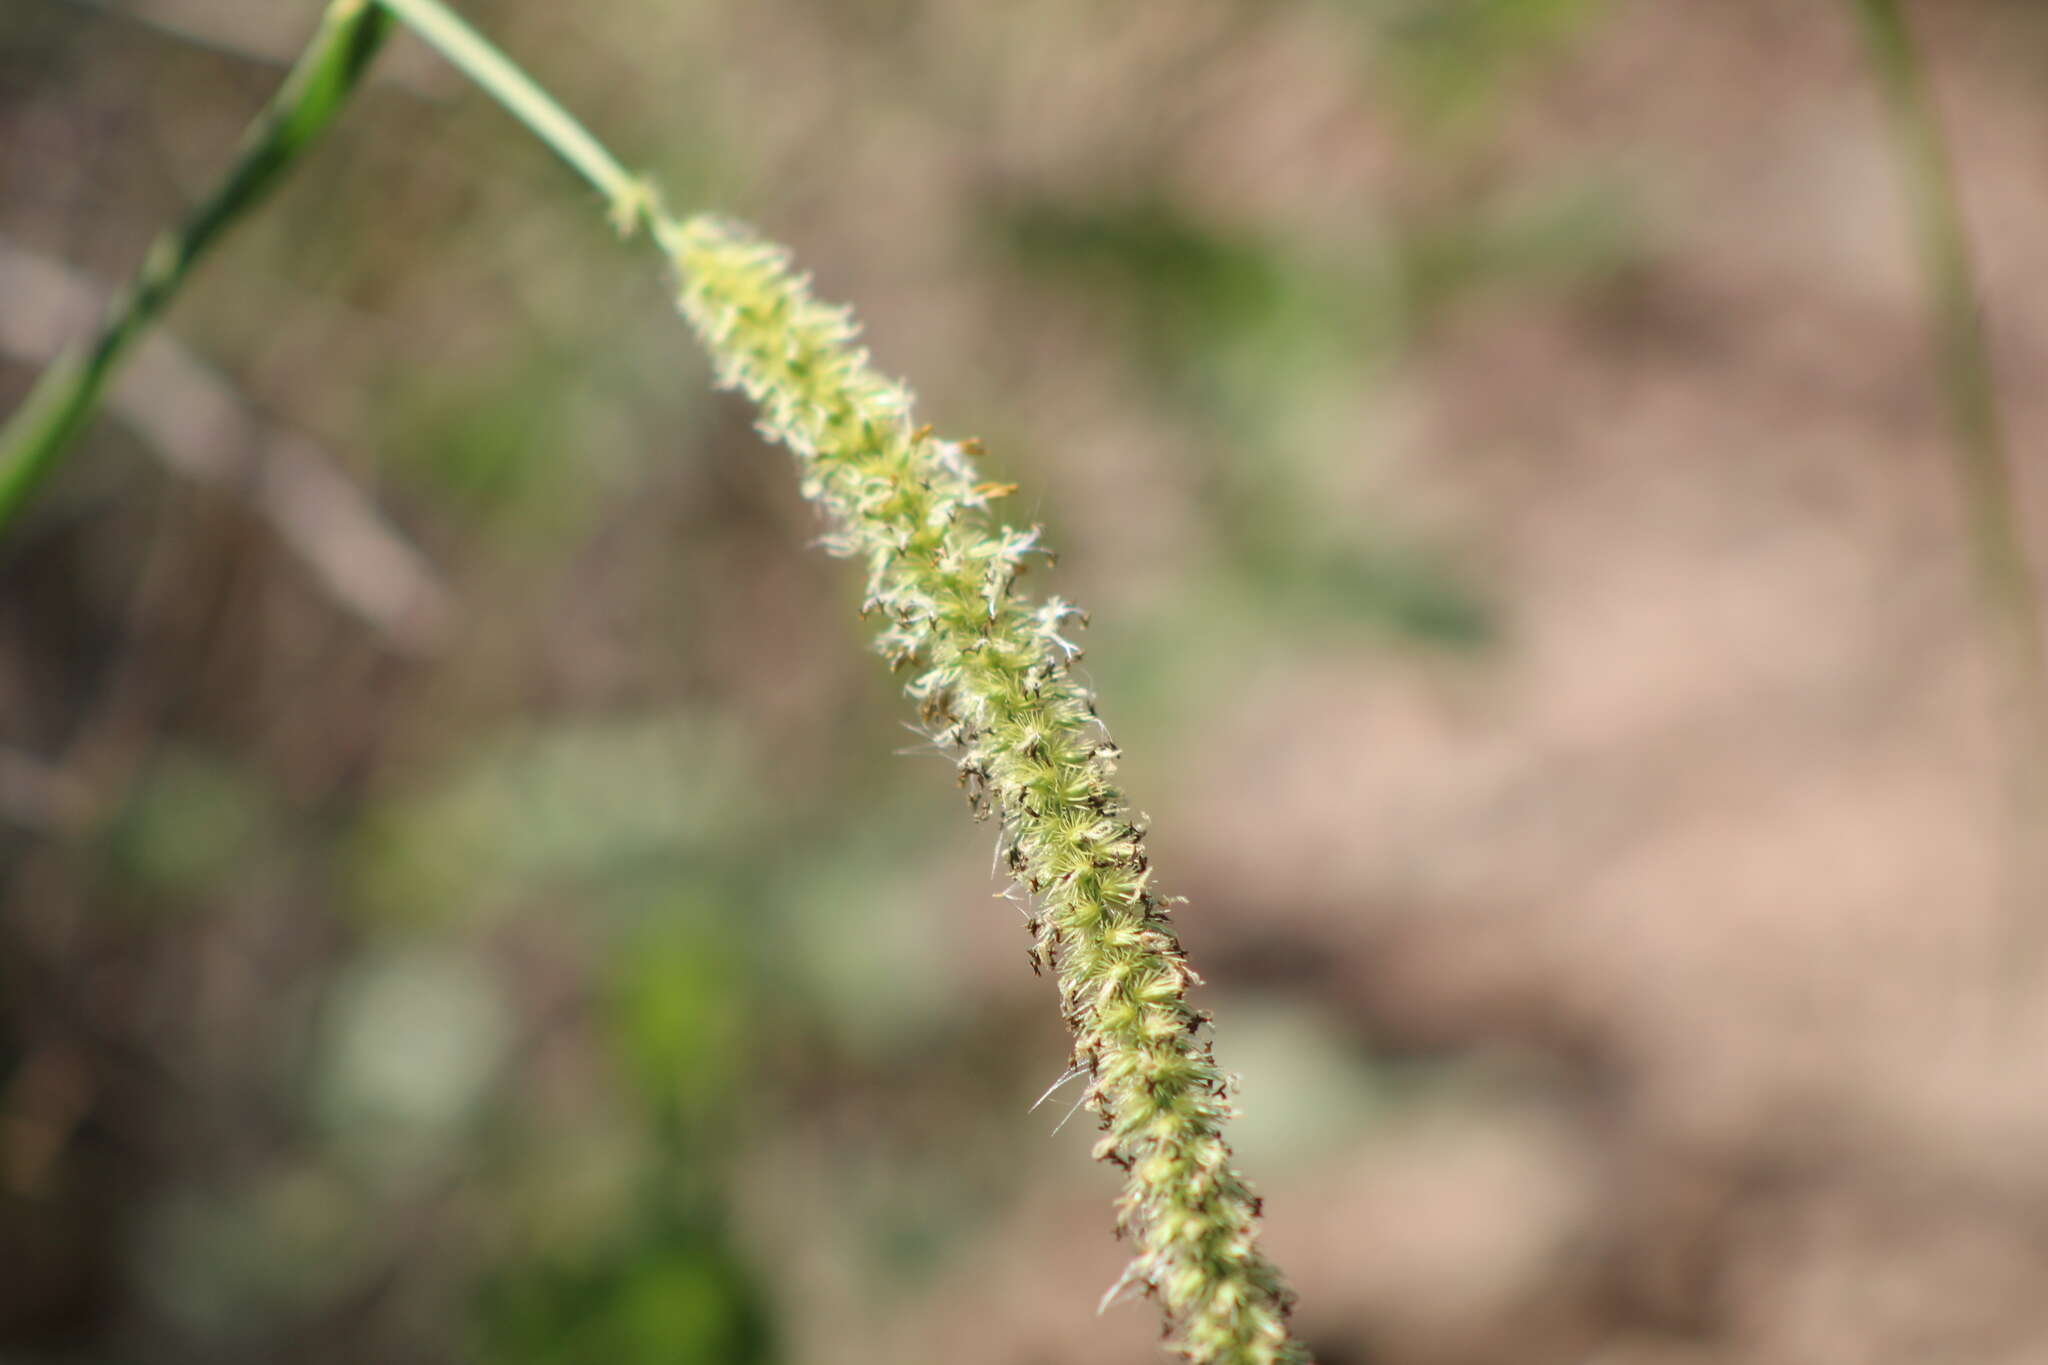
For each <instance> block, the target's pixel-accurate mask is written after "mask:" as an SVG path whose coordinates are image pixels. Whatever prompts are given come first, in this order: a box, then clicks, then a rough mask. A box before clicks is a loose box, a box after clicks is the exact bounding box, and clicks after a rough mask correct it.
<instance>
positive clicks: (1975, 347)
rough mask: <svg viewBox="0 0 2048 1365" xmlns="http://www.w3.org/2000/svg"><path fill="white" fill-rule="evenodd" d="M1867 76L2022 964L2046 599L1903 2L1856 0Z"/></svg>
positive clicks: (2033, 910)
mask: <svg viewBox="0 0 2048 1365" xmlns="http://www.w3.org/2000/svg"><path fill="white" fill-rule="evenodd" d="M1852 3H1853V4H1854V5H1855V8H1856V10H1857V11H1858V13H1859V15H1860V17H1861V19H1862V23H1863V33H1864V37H1865V39H1866V42H1867V45H1868V50H1869V54H1870V62H1871V66H1872V69H1873V70H1874V72H1875V73H1876V76H1877V79H1878V83H1879V85H1880V86H1881V87H1882V89H1883V92H1884V100H1885V107H1886V113H1887V115H1888V117H1889V119H1890V122H1891V130H1892V141H1893V146H1894V152H1895V155H1896V157H1897V159H1898V161H1899V170H1900V174H1901V176H1902V178H1903V180H1904V184H1905V192H1906V196H1907V199H1908V201H1909V204H1910V207H1911V209H1912V213H1913V219H1914V236H1915V239H1916V241H1915V245H1916V248H1917V250H1918V252H1919V256H1920V268H1921V271H1922V273H1923V274H1924V275H1925V277H1926V282H1927V284H1926V287H1927V292H1928V301H1929V305H1930V307H1931V308H1932V310H1933V314H1934V317H1933V326H1934V333H1935V346H1936V352H1937V356H1936V364H1937V366H1938V371H1939V380H1940V383H1941V387H1942V396H1943V401H1944V403H1945V405H1946V407H1947V408H1948V420H1949V425H1950V428H1951V432H1952V436H1953V439H1954V442H1955V448H1956V458H1957V464H1958V468H1959V472H1960V475H1961V481H1962V486H1963V500H1964V510H1965V513H1966V515H1967V517H1968V527H1969V537H1970V544H1971V549H1972V552H1973V554H1974V557H1975V559H1976V561H1977V570H1976V571H1977V580H1978V598H1979V603H1980V609H1981V611H1982V613H1983V615H1984V621H1985V628H1986V633H1987V635H1988V636H1989V637H1990V639H1991V647H1992V649H1993V650H1994V651H1995V652H1996V657H1994V660H1993V663H1994V666H1995V667H1996V668H1997V670H1998V672H1999V674H2000V685H2001V688H2002V690H2003V692H2004V693H2005V695H2004V697H2003V698H2002V701H2003V704H2004V707H2005V711H2006V714H2005V715H2004V716H2003V717H2001V719H2002V720H2003V721H2005V722H2006V723H2008V724H2010V725H2011V726H2012V727H2013V729H2012V731H2011V732H2010V740H2009V742H2008V743H2007V744H2006V746H2005V752H2006V757H2007V763H2008V771H2007V780H2008V781H2009V782H2010V784H2011V805H2012V817H2013V822H2014V828H2013V830H2012V838H2011V850H2012V856H2013V864H2014V865H2013V866H2012V867H2011V868H2010V869H2009V870H2008V874H2007V875H2008V878H2009V882H2010V885H2009V894H2010V895H2011V897H2012V899H2013V901H2014V908H2015V911H2016V912H2017V914H2018V916H2019V917H2020V932H2021V933H2022V935H2023V937H2024V942H2023V943H2021V944H2018V945H2014V946H2016V947H2019V948H2020V949H2021V951H2015V952H2012V953H2010V954H2008V956H2009V958H2010V961H2011V962H2012V963H2014V964H2019V965H2021V966H2025V965H2026V964H2029V963H2032V962H2034V961H2035V959H2036V955H2037V954H2038V953H2039V951H2040V949H2041V947H2042V946H2043V944H2042V943H2041V942H2040V941H2039V939H2040V930H2039V928H2038V927H2035V921H2038V920H2039V919H2040V917H2041V916H2042V914H2043V913H2044V912H2048V840H2044V839H2043V838H2042V826H2043V823H2044V821H2048V647H2044V644H2043V639H2042V622H2041V595H2040V592H2039V589H2038V588H2037V586H2036V583H2035V579H2034V575H2033V570H2032V567H2031V566H2030V565H2029V563H2028V561H2027V550H2026V533H2025V529H2024V527H2023V526H2022V524H2021V521H2020V513H2019V510H2018V502H2017V498H2016V497H2015V493H2014V484H2013V475H2012V459H2011V456H2010V454H2009V453H2008V451H2007V445H2006V437H2005V428H2004V424H2003V422H2002V421H2001V420H2000V418H1999V412H1998V391H1997V380H1996V377H1995V375H1994V373H1993V370H1992V363H1991V350H1990V346H1989V344H1988V342H1987V341H1986V338H1985V331H1984V319H1983V314H1982V309H1981V306H1980V304H1979V302H1978V295H1977V283H1976V279H1975V272H1974V270H1973V268H1972V265H1971V261H1970V247H1969V238H1968V235H1967V233H1966V231H1965V229H1964V224H1963V215H1962V208H1961V202H1960V199H1959V197H1958V194H1957V189H1956V180H1955V172H1954V170H1953V168H1952V167H1951V165H1950V163H1949V155H1948V149H1947V147H1946V145H1945V144H1944V142H1943V139H1942V130H1941V121H1940V117H1939V115H1938V113H1937V111H1936V109H1935V106H1934V100H1933V97H1932V95H1931V93H1930V91H1929V88H1928V82H1927V76H1926V73H1925V71H1924V70H1923V68H1922V64H1921V61H1920V55H1919V52H1918V50H1917V48H1916V47H1915V45H1914V41H1913V34H1912V30H1911V28H1910V26H1909V25H1908V23H1907V21H1906V14H1905V9H1904V6H1903V5H1902V4H1901V0H1852Z"/></svg>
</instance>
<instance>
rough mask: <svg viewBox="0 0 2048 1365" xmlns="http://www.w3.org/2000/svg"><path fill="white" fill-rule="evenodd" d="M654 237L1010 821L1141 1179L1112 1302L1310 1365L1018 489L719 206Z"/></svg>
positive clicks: (1208, 1358)
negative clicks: (940, 427) (917, 420)
mask: <svg viewBox="0 0 2048 1365" xmlns="http://www.w3.org/2000/svg"><path fill="white" fill-rule="evenodd" d="M654 230H655V234H656V237H657V240H658V241H659V243H660V245H661V247H662V248H663V250H664V251H666V252H667V254H668V256H669V258H670V260H671V261H672V262H673V264H674V266H675V269H676V271H677V274H678V276H679V277H680V281H681V290H680V304H681V307H682V311H683V313H684V314H685V316H687V317H688V319H689V321H690V323H691V324H692V326H694V327H695V328H696V330H697V332H698V334H699V335H700V336H701V337H702V338H703V341H704V344H705V345H706V346H707V347H708V348H709V349H710V351H711V353H712V355H713V357H714V359H715V362H716V372H717V375H718V382H719V383H720V384H721V385H722V386H723V387H726V388H732V389H738V390H740V391H741V392H743V393H745V394H746V395H747V396H748V397H749V398H751V399H753V400H754V401H755V403H757V404H758V405H759V407H760V423H759V425H760V430H761V432H762V434H763V435H765V436H767V437H769V438H770V439H771V440H775V441H779V442H781V443H782V444H783V445H784V446H786V447H788V449H789V450H790V451H791V452H792V453H793V454H795V456H796V457H797V461H798V463H799V466H800V469H801V475H802V480H801V482H802V488H803V493H804V496H805V497H807V498H809V499H811V500H812V501H814V502H816V503H817V504H818V505H819V506H820V508H822V509H823V511H824V512H825V514H826V516H827V517H828V518H829V519H830V521H831V523H832V528H833V529H832V531H831V533H830V534H829V535H828V537H827V539H826V542H825V543H826V545H827V547H828V548H829V549H831V550H832V551H833V552H834V553H836V554H843V555H845V556H847V557H849V558H852V559H855V560H861V561H865V563H866V566H867V574H868V583H867V598H866V603H867V608H868V609H869V610H871V611H878V612H880V613H882V614H883V616H884V617H886V618H887V625H886V627H885V629H884V630H883V631H882V633H881V637H880V640H879V647H880V649H881V651H882V653H883V654H884V655H885V656H886V657H887V658H888V660H889V662H890V665H891V666H892V667H894V668H897V669H904V670H908V671H909V672H910V674H911V682H910V683H909V685H908V687H907V689H906V690H907V691H908V692H909V693H910V695H911V696H912V697H913V698H914V699H916V700H917V702H918V703H919V710H920V713H921V715H922V717H923V718H924V720H925V721H926V722H927V723H928V725H929V726H930V732H931V733H932V735H933V737H934V743H936V744H938V745H940V746H942V747H949V748H953V749H956V750H958V751H960V752H961V753H962V755H963V756H962V758H961V760H960V774H961V780H962V782H963V783H967V784H970V787H971V792H972V799H973V801H974V803H975V805H976V809H977V811H989V812H992V813H993V814H994V816H995V817H996V818H997V819H999V820H1000V821H1001V824H1002V830H1003V835H1002V839H1001V840H1000V841H999V843H998V854H997V857H998V859H999V861H1003V862H1006V863H1007V867H1008V871H1009V872H1010V874H1011V875H1012V876H1013V877H1014V878H1015V879H1016V882H1017V886H1018V891H1019V894H1020V896H1021V897H1022V899H1023V900H1024V902H1025V905H1026V907H1027V908H1026V916H1027V927H1028V928H1030V929H1031V931H1032V934H1033V938H1034V942H1033V946H1032V965H1033V967H1034V969H1035V968H1037V967H1038V966H1039V965H1040V964H1046V965H1049V966H1050V967H1051V968H1052V969H1053V971H1054V973H1055V975H1056V976H1057V977H1058V980H1059V989H1060V999H1061V1007H1062V1012H1063V1014H1064V1015H1065V1017H1066V1019H1067V1020H1068V1021H1069V1023H1070V1024H1071V1025H1072V1026H1073V1029H1074V1054H1073V1065H1074V1068H1075V1071H1076V1073H1077V1074H1085V1075H1087V1076H1089V1077H1090V1084H1089V1086H1088V1089H1087V1091H1086V1093H1085V1095H1084V1096H1083V1101H1082V1102H1083V1103H1085V1104H1086V1105H1087V1106H1088V1107H1089V1108H1090V1109H1091V1110H1093V1111H1094V1113H1095V1115H1096V1116H1097V1118H1098V1119H1099V1120H1100V1123H1101V1129H1102V1131H1103V1133H1104V1134H1105V1136H1104V1137H1103V1138H1102V1139H1101V1141H1100V1142H1099V1143H1098V1144H1097V1148H1096V1154H1097V1155H1098V1156H1099V1157H1100V1158H1101V1159H1103V1160H1105V1161H1108V1162H1110V1163H1112V1164H1114V1165H1116V1166H1118V1167H1120V1168H1121V1169H1123V1170H1124V1171H1125V1172H1127V1175H1128V1179H1127V1182H1126V1186H1125V1190H1124V1193H1123V1196H1122V1198H1121V1199H1120V1200H1119V1202H1118V1220H1117V1221H1118V1231H1119V1233H1121V1234H1122V1235H1125V1236H1128V1237H1129V1238H1130V1239H1131V1242H1132V1244H1133V1247H1134V1250H1135V1256H1134V1258H1133V1260H1132V1261H1131V1263H1130V1266H1129V1268H1128V1269H1127V1270H1126V1271H1125V1273H1124V1276H1123V1278H1122V1279H1120V1280H1119V1281H1118V1282H1117V1284H1116V1285H1115V1286H1114V1287H1112V1290H1111V1292H1110V1294H1109V1295H1107V1296H1106V1297H1105V1306H1107V1303H1108V1302H1109V1301H1111V1300H1113V1299H1115V1298H1116V1297H1117V1296H1118V1295H1119V1294H1120V1293H1121V1292H1124V1291H1126V1290H1129V1289H1142V1290H1143V1292H1145V1293H1146V1294H1148V1295H1150V1296H1152V1297H1153V1298H1155V1299H1157V1300H1158V1301H1159V1303H1160V1306H1161V1308H1162V1310H1163V1311H1164V1313H1165V1317H1166V1321H1167V1326H1168V1332H1169V1335H1170V1336H1171V1338H1172V1341H1173V1345H1174V1346H1175V1348H1176V1349H1177V1350H1178V1352H1179V1353H1180V1354H1181V1355H1182V1356H1183V1357H1184V1358H1185V1359H1187V1360H1190V1361H1194V1362H1197V1363H1198V1365H1305V1362H1306V1361H1307V1360H1308V1355H1307V1352H1306V1351H1305V1350H1304V1349H1303V1348H1302V1346H1301V1345H1300V1344H1299V1343H1298V1342H1296V1341H1295V1340H1294V1339H1293V1338H1292V1337H1291V1336H1290V1335H1289V1333H1288V1329H1287V1315H1288V1311H1289V1309H1290V1307H1291V1305H1292V1300H1293V1296H1292V1294H1291V1293H1290V1292H1289V1290H1288V1289H1287V1287H1286V1285H1285V1284H1284V1283H1283V1282H1282V1280H1281V1278H1280V1274H1279V1272H1278V1271H1277V1270H1276V1269H1275V1268H1274V1266H1273V1265H1272V1264H1271V1263H1270V1262H1269V1261H1267V1260H1266V1258H1265V1257H1264V1255H1263V1254H1261V1252H1260V1251H1259V1249H1258V1245H1257V1240H1256V1230H1255V1223H1256V1219H1257V1217H1258V1212H1259V1204H1258V1200H1257V1199H1256V1197H1255V1196H1254V1195H1253V1194H1252V1192H1251V1190H1250V1189H1249V1188H1248V1187H1247V1186H1246V1185H1245V1183H1244V1181H1243V1180H1242V1179H1241V1178H1240V1177H1239V1175H1238V1174H1237V1172H1236V1171H1235V1170H1233V1169H1232V1168H1231V1166H1230V1149H1229V1148H1228V1147H1227V1146H1225V1145H1224V1142H1223V1140H1222V1135H1221V1126H1222V1123H1223V1121H1224V1119H1225V1118H1227V1117H1228V1116H1229V1114H1230V1113H1231V1107H1230V1102H1229V1100H1228V1098H1227V1094H1228V1089H1229V1087H1228V1084H1227V1082H1226V1080H1225V1078H1224V1076H1223V1075H1222V1073H1221V1072H1220V1071H1219V1070H1218V1069H1217V1067H1216V1062H1215V1059H1214V1058H1213V1056H1212V1055H1211V1054H1210V1050H1209V1047H1208V1044H1207V1043H1205V1042H1203V1041H1202V1040H1201V1039H1200V1038H1198V1036H1197V1030H1198V1029H1199V1028H1200V1027H1201V1025H1202V1023H1203V1022H1204V1020H1205V1018H1206V1016H1205V1015H1203V1014H1201V1013H1199V1012H1197V1011H1196V1010H1194V1009H1193V1008H1191V1007H1190V1006H1189V1005H1188V1004H1187V1000H1186V996H1187V989H1188V987H1189V985H1190V984H1191V983H1193V982H1194V981H1195V980H1197V978H1196V977H1195V974H1194V972H1193V970H1192V969H1191V968H1190V967H1189V966H1188V965H1187V961H1186V958H1185V956H1184V955H1183V953H1182V951H1181V947H1180V943H1179V941H1178V940H1177V939H1176V938H1175V936H1174V934H1173V931H1172V929H1171V928H1170V926H1169V923H1168V921H1167V920H1166V918H1165V910H1166V902H1165V901H1163V900H1162V899H1160V898H1158V897H1157V896H1156V895H1155V894H1154V893H1153V892H1152V891H1151V890H1150V889H1149V882H1150V878H1151V871H1150V864H1149V862H1148V860H1147V858H1146V855H1145V851H1144V847H1143V844H1142V839H1143V831H1142V830H1141V829H1140V828H1138V826H1137V824H1135V823H1134V821H1133V817H1132V814H1131V812H1130V811H1129V808H1128V805H1127V803H1126V801H1125V799H1124V795H1123V792H1122V791H1121V790H1120V789H1119V788H1118V786H1117V784H1116V760H1117V757H1118V750H1117V748H1116V746H1115V745H1114V744H1113V743H1111V742H1110V741H1109V739H1108V737H1107V734H1106V732H1105V731H1104V730H1103V728H1102V725H1101V722H1100V721H1099V720H1098V719H1097V718H1096V714H1095V704H1094V699H1093V697H1092V696H1090V694H1089V692H1088V689H1087V688H1086V687H1085V686H1084V685H1083V684H1082V683H1081V682H1080V681H1079V680H1078V679H1076V678H1075V676H1074V674H1073V672H1072V668H1071V665H1072V662H1073V660H1074V659H1075V657H1076V656H1077V655H1078V654H1079V652H1080V651H1079V649H1078V647H1076V646H1075V645H1074V644H1073V643H1072V642H1071V641H1069V640H1067V639H1066V638H1065V636H1064V635H1063V633H1062V631H1063V629H1065V628H1066V627H1067V624H1068V622H1070V621H1075V622H1081V623H1085V619H1086V618H1085V617H1084V616H1083V615H1082V613H1081V612H1080V610H1079V609H1078V608H1076V607H1074V606H1072V605H1070V604H1068V603H1066V602H1064V601H1061V600H1060V599H1058V598H1054V599H1051V600H1049V601H1046V602H1044V603H1042V604H1035V603H1032V602H1031V601H1029V600H1028V599H1026V598H1023V597H1021V596H1019V595H1018V593H1017V592H1016V590H1015V588H1016V579H1017V575H1018V573H1019V572H1021V570H1022V567H1023V560H1024V557H1025V556H1026V555H1027V554H1030V553H1036V552H1042V551H1040V549H1039V546H1038V530H1037V528H1035V527H1032V528H1026V529H1022V530H1019V529H1016V528H1013V527H1008V526H997V525H994V524H992V523H991V522H990V520H989V518H988V514H987V507H988V503H989V502H990V500H991V499H993V498H997V497H1001V496H1003V495H1005V494H1007V493H1008V492H1010V491H1011V490H1010V486H1009V485H1006V484H995V483H984V482H982V481H981V480H980V479H979V478H978V477H977V476H976V474H975V471H974V467H973V464H972V462H971V457H973V456H975V455H978V454H980V453H981V449H980V444H979V442H975V441H958V442H953V441H944V440H940V439H937V438H935V437H933V436H932V434H931V432H930V430H929V429H928V428H923V427H914V426H913V425H912V422H911V399H910V394H909V392H908V391H907V390H906V389H904V387H903V386H902V385H901V384H898V383H896V382H895V381H893V380H891V379H888V378H886V377H885V376H883V375H882V374H880V373H879V372H878V371H876V370H875V369H873V368H872V367H871V366H870V365H869V364H868V362H867V354H866V352H864V351H862V350H860V349H858V348H857V347H855V346H854V344H853V342H854V338H855V336H856V335H857V334H858V330H859V329H858V328H857V326H856V325H855V323H854V321H853V318H852V316H851V315H850V314H849V313H848V312H847V311H846V310H845V309H843V308H837V307H833V306H831V305H829V304H825V303H821V302H819V301H818V300H817V299H816V298H815V297H814V296H813V295H812V293H811V290H810V285H809V281H808V279H807V278H806V277H805V276H803V275H800V274H798V273H797V272H796V271H795V270H794V268H793V267H792V264H791V262H790V259H789V255H788V253H787V252H785V251H784V250H783V249H782V248H780V247H778V246H774V245H772V244H770V243H767V242H763V241H761V240H760V239H759V238H756V237H754V236H752V235H751V234H749V233H748V232H747V231H746V230H745V229H743V228H740V227H737V226H735V225H733V224H730V223H725V222H721V221H718V220H715V219H710V218H692V219H689V220H687V221H684V222H681V223H677V222H672V221H659V222H657V223H656V224H655V229H654ZM1138 818H1139V819H1142V817H1138ZM1034 897H1036V900H1035V901H1034V900H1033V898H1034Z"/></svg>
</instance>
